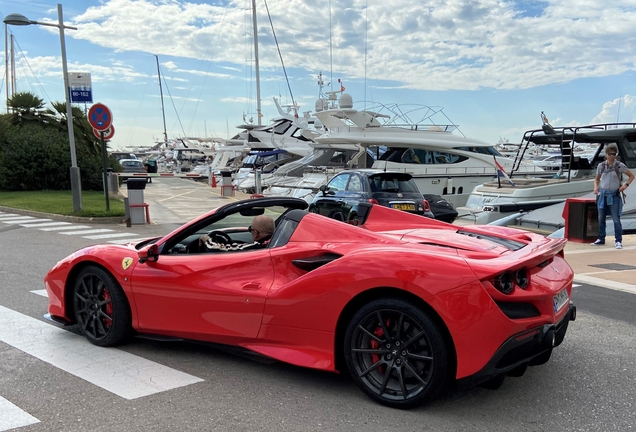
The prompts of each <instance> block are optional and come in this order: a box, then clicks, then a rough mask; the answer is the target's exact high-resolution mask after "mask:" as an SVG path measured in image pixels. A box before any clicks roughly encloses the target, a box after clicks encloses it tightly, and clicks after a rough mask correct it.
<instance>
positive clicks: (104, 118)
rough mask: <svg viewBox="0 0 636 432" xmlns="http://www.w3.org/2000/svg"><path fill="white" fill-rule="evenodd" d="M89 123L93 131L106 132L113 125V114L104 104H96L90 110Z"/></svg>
mask: <svg viewBox="0 0 636 432" xmlns="http://www.w3.org/2000/svg"><path fill="white" fill-rule="evenodd" d="M88 122H89V123H90V124H91V126H93V129H95V130H98V131H105V130H106V129H108V128H109V127H110V125H111V124H113V114H112V113H111V112H110V109H108V107H107V106H106V105H104V104H103V103H96V104H95V105H93V106H92V107H91V108H90V109H89V110H88Z"/></svg>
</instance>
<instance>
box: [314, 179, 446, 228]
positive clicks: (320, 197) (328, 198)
mask: <svg viewBox="0 0 636 432" xmlns="http://www.w3.org/2000/svg"><path fill="white" fill-rule="evenodd" d="M361 203H367V204H368V203H371V204H379V205H382V206H385V207H390V208H393V209H396V210H403V211H406V212H409V213H416V214H418V215H421V216H426V217H430V218H433V217H434V216H433V213H432V212H431V206H430V205H429V203H428V201H426V199H424V197H423V196H422V194H421V193H420V191H419V189H418V188H417V185H416V184H415V181H413V178H412V176H411V175H410V174H407V173H401V172H391V171H382V170H376V169H357V170H346V171H342V172H341V173H339V174H337V175H335V176H334V177H333V178H332V179H331V180H330V181H329V183H328V184H326V185H322V186H321V187H320V192H318V193H317V194H316V196H315V197H314V199H313V201H312V203H311V205H310V206H309V211H310V212H313V213H319V214H321V215H323V216H327V217H330V218H333V219H338V220H342V221H356V220H357V219H358V216H359V214H360V211H359V210H358V207H359V205H360V204H361Z"/></svg>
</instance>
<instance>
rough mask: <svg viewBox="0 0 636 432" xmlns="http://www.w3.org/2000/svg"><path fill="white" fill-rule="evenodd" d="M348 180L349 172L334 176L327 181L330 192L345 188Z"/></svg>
mask: <svg viewBox="0 0 636 432" xmlns="http://www.w3.org/2000/svg"><path fill="white" fill-rule="evenodd" d="M348 180H349V174H340V175H337V176H335V177H334V178H333V179H331V181H330V182H329V187H328V190H330V191H332V192H338V191H341V190H345V189H346V188H347V181H348Z"/></svg>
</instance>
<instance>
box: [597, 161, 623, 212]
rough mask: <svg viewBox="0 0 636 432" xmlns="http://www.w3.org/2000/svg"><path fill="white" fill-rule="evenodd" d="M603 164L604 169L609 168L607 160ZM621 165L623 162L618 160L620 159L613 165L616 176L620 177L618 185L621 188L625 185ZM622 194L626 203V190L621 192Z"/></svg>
mask: <svg viewBox="0 0 636 432" xmlns="http://www.w3.org/2000/svg"><path fill="white" fill-rule="evenodd" d="M602 166H603V171H605V169H606V168H607V161H603V163H602ZM620 166H621V163H620V162H618V161H614V165H612V168H614V172H615V173H616V177H618V187H619V189H620V187H621V186H622V185H623V175H622V174H621V172H620V171H619V168H620ZM621 195H622V196H623V203H625V201H626V200H625V192H621Z"/></svg>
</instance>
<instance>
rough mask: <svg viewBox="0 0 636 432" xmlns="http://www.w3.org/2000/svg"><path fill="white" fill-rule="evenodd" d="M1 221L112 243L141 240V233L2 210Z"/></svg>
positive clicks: (0, 213)
mask: <svg viewBox="0 0 636 432" xmlns="http://www.w3.org/2000/svg"><path fill="white" fill-rule="evenodd" d="M0 222H4V223H6V224H11V225H20V226H22V227H25V228H37V229H39V230H41V231H47V232H57V233H58V234H64V235H77V236H81V237H82V238H86V239H89V240H105V241H107V242H108V243H112V244H126V243H130V242H135V241H138V240H139V234H137V233H130V232H127V233H122V232H116V231H115V230H113V229H109V228H95V227H91V226H89V225H75V224H73V223H71V222H62V221H54V220H51V219H37V218H34V217H33V216H25V215H19V214H14V213H2V212H0Z"/></svg>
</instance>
